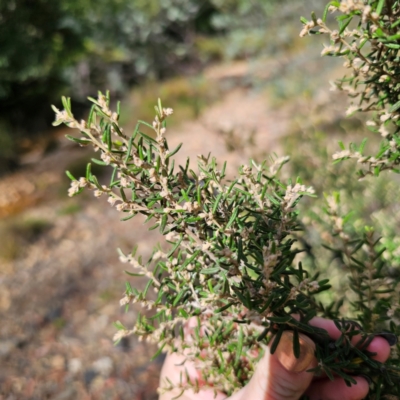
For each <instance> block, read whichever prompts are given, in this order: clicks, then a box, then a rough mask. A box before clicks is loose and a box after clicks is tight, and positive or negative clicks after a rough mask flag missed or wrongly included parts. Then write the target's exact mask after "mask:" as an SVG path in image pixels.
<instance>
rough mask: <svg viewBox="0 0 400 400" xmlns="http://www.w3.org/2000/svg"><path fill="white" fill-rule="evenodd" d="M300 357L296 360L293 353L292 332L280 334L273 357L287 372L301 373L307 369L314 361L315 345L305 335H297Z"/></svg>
mask: <svg viewBox="0 0 400 400" xmlns="http://www.w3.org/2000/svg"><path fill="white" fill-rule="evenodd" d="M299 341H300V356H299V358H296V357H295V356H294V353H293V332H292V331H285V332H283V333H282V337H281V340H280V341H279V344H278V347H277V349H276V351H275V353H274V355H275V356H276V357H277V358H278V360H279V362H280V363H281V364H282V366H283V367H284V368H285V369H286V370H287V371H289V372H303V371H305V370H306V369H308V368H309V366H310V364H311V362H312V361H313V359H314V351H315V343H314V342H313V341H312V340H311V339H310V338H309V337H308V336H306V335H303V334H302V333H300V334H299Z"/></svg>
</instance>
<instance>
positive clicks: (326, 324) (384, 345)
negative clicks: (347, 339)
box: [310, 317, 390, 362]
mask: <svg viewBox="0 0 400 400" xmlns="http://www.w3.org/2000/svg"><path fill="white" fill-rule="evenodd" d="M310 325H312V326H315V327H317V328H322V329H325V330H326V331H327V332H328V334H329V336H330V337H331V338H332V339H333V340H337V339H339V338H340V336H341V334H342V332H340V330H339V329H338V328H337V327H336V325H335V323H334V322H333V321H332V320H330V319H325V318H320V317H314V318H313V319H311V320H310ZM360 339H361V336H360V335H356V336H354V337H353V338H352V340H351V342H352V343H353V344H356V343H357V342H358V341H359V340H360ZM367 350H368V351H370V352H371V353H376V355H374V356H372V357H371V358H373V359H374V360H377V361H380V362H385V361H386V360H387V359H388V358H389V355H390V346H389V343H388V341H387V340H386V339H384V338H383V337H380V336H376V337H375V338H374V339H373V340H372V342H371V343H370V344H369V346H368V347H367Z"/></svg>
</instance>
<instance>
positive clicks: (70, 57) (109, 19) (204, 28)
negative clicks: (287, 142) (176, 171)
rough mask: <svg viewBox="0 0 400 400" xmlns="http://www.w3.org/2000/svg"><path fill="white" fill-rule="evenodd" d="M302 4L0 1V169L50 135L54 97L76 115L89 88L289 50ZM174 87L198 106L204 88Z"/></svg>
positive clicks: (116, 88) (118, 90) (114, 87)
mask: <svg viewBox="0 0 400 400" xmlns="http://www.w3.org/2000/svg"><path fill="white" fill-rule="evenodd" d="M306 3H307V8H309V7H310V8H311V7H313V6H314V5H315V6H316V7H317V8H321V5H320V4H318V3H321V2H318V1H311V2H310V1H309V2H301V1H299V2H294V4H293V2H291V3H290V4H281V3H279V2H278V1H276V0H258V1H246V0H228V1H225V0H184V1H182V0H164V1H161V0H97V1H94V0H64V1H51V0H10V1H3V2H0V48H1V52H0V173H1V172H5V171H7V170H9V169H12V168H13V167H16V166H17V165H18V163H19V155H20V154H22V153H24V152H26V151H28V150H30V149H31V147H32V145H33V143H34V142H35V141H37V140H38V137H40V136H42V138H43V136H46V135H47V136H48V133H49V132H48V129H49V124H50V122H51V120H52V118H53V115H52V111H51V110H50V108H49V104H53V103H55V104H58V103H59V98H60V95H61V94H64V95H67V96H71V97H72V98H73V100H74V104H75V112H76V113H77V114H78V115H79V114H82V113H83V112H84V111H85V104H86V103H85V99H86V97H87V96H88V95H95V94H96V92H97V90H103V91H104V90H105V89H108V90H110V91H111V94H112V95H114V97H115V96H117V97H122V96H124V95H126V94H127V93H128V91H129V90H130V88H132V87H137V86H138V85H143V84H144V83H149V82H157V85H158V83H159V82H160V81H165V80H166V79H167V78H170V77H174V76H175V77H176V76H182V75H184V76H186V77H188V76H190V77H195V76H196V75H197V74H198V73H199V72H200V71H201V70H202V69H203V68H204V67H205V66H207V65H209V64H210V63H213V62H218V61H224V60H225V61H226V60H238V59H246V60H249V59H252V58H255V57H260V56H266V55H268V54H274V52H276V50H277V49H279V51H284V50H287V49H290V48H293V47H295V46H296V42H297V36H298V35H297V30H298V26H299V25H298V15H299V14H300V12H299V11H300V10H304V8H305V7H304V5H305V4H306ZM311 3H312V4H311ZM314 8H315V7H314ZM281 21H285V26H286V28H285V29H281V26H280V23H281ZM290 26H292V27H293V29H290ZM175 83H176V85H174V86H179V85H180V86H181V89H180V88H179V87H178V88H177V89H175V92H178V93H175V96H176V97H181V98H182V97H183V98H185V99H184V100H187V102H190V101H191V102H192V103H193V104H192V106H193V107H194V109H196V107H199V105H201V102H202V98H199V99H198V100H194V99H187V97H193V95H196V96H197V97H199V93H198V92H199V91H200V95H201V93H204V89H202V87H201V86H202V85H201V84H199V82H198V81H196V79H192V81H190V82H189V86H190V87H189V88H188V83H187V82H185V83H182V82H178V83H177V82H175ZM157 85H156V86H157ZM203 86H204V85H203ZM153 87H154V85H153ZM180 91H181V92H182V93H179V92H180ZM200 97H201V96H200ZM153 98H154V95H153ZM181 100H182V99H181ZM196 102H197V103H196ZM48 145H49V146H50V143H48Z"/></svg>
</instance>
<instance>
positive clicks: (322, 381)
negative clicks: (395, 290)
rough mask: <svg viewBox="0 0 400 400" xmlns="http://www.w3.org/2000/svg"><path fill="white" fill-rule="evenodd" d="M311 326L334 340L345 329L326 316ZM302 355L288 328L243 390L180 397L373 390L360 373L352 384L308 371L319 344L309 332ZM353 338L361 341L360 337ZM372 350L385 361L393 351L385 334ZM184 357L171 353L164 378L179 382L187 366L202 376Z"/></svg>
mask: <svg viewBox="0 0 400 400" xmlns="http://www.w3.org/2000/svg"><path fill="white" fill-rule="evenodd" d="M310 325H313V326H315V327H318V328H323V329H325V330H326V331H327V332H328V333H329V335H330V337H331V338H332V340H336V339H338V338H339V337H340V335H341V332H340V331H339V330H338V329H337V327H336V326H335V324H334V323H333V321H331V320H327V319H323V318H313V319H312V320H311V321H310ZM299 336H300V357H299V358H298V359H297V358H295V356H294V354H293V334H292V332H291V331H285V332H284V333H283V334H282V337H281V340H280V342H279V345H278V347H277V349H276V351H275V353H274V354H273V355H272V354H271V353H270V352H269V349H268V348H267V349H266V352H265V355H264V357H263V358H262V359H261V360H260V362H259V363H258V365H257V368H256V370H255V372H254V375H253V377H252V378H251V380H250V382H249V383H248V384H247V385H246V386H245V387H244V388H242V389H241V390H240V391H239V392H237V393H235V394H234V395H232V396H231V397H229V398H227V397H226V395H224V394H223V393H217V395H216V397H215V394H214V390H212V389H203V390H200V392H199V393H194V392H193V391H192V390H187V391H185V392H184V394H183V395H182V396H181V397H180V398H179V399H180V400H223V399H224V400H298V399H299V398H300V397H301V396H302V395H303V394H305V395H307V396H308V397H309V398H310V400H336V399H340V400H358V399H362V398H364V397H365V396H366V395H367V393H368V390H369V387H368V382H367V380H366V379H365V378H363V377H361V376H356V377H354V379H355V380H356V381H357V384H356V385H352V386H351V387H348V386H347V385H346V384H345V382H344V380H343V379H342V378H340V377H336V379H335V380H334V381H331V380H330V379H328V378H327V377H315V376H314V375H313V374H312V373H309V372H306V371H307V370H308V369H310V368H313V367H315V366H316V365H317V360H316V359H315V356H314V350H315V344H314V342H313V341H312V340H311V339H310V338H309V337H308V336H306V335H303V334H300V335H299ZM353 341H355V342H356V341H357V339H356V338H354V339H353ZM368 351H370V352H372V353H376V355H375V356H373V357H372V358H374V359H375V360H378V361H380V362H385V361H386V360H387V359H388V357H389V354H390V346H389V344H388V342H387V341H386V340H385V339H384V338H383V337H379V336H377V337H375V338H374V339H373V340H372V342H371V343H370V345H369V346H368ZM183 361H184V357H182V356H178V355H177V354H171V355H169V356H168V357H167V358H166V360H165V363H164V366H163V369H162V371H161V380H163V379H165V378H166V377H168V379H169V380H170V381H171V382H172V383H176V384H178V383H179V380H180V375H181V373H182V372H183V371H185V369H186V370H187V371H188V374H189V376H190V377H193V378H198V371H197V370H196V369H195V367H194V365H188V363H185V365H184V366H182V362H183ZM178 394H179V392H178V391H177V392H174V391H171V392H167V393H164V394H162V395H161V396H160V399H159V400H172V399H173V398H174V397H176V396H177V395H178Z"/></svg>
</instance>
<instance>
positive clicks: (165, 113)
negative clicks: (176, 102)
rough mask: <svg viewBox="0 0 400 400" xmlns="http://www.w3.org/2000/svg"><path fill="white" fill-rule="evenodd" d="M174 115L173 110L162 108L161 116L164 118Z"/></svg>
mask: <svg viewBox="0 0 400 400" xmlns="http://www.w3.org/2000/svg"><path fill="white" fill-rule="evenodd" d="M173 113H174V110H173V109H172V108H163V114H164V115H165V116H167V117H168V116H169V115H172V114H173Z"/></svg>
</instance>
